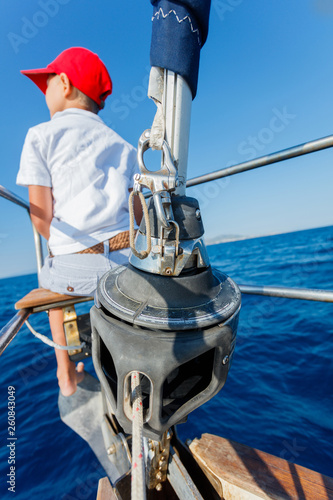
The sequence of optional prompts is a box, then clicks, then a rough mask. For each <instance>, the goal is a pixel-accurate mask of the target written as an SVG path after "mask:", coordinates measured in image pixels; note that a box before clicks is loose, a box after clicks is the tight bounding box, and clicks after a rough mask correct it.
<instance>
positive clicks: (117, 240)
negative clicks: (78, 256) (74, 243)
mask: <svg viewBox="0 0 333 500" xmlns="http://www.w3.org/2000/svg"><path fill="white" fill-rule="evenodd" d="M129 246H130V239H129V231H123V232H122V233H118V234H117V235H116V236H114V237H113V238H111V239H110V240H109V251H110V252H115V251H116V250H121V249H122V248H128V247H129ZM76 253H104V242H103V241H102V242H101V243H97V245H94V246H93V247H90V248H85V249H84V250H81V251H80V252H76Z"/></svg>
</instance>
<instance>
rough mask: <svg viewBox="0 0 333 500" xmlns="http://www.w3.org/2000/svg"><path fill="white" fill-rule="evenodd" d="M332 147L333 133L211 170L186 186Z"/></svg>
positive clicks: (194, 178) (189, 181) (191, 180)
mask: <svg viewBox="0 0 333 500" xmlns="http://www.w3.org/2000/svg"><path fill="white" fill-rule="evenodd" d="M332 147H333V135H329V136H327V137H323V138H322V139H316V140H315V141H310V142H305V143H304V144H300V145H299V146H294V147H292V148H287V149H283V150H281V151H278V152H276V153H271V154H269V155H266V156H260V157H259V158H255V159H254V160H250V161H246V162H243V163H238V164H237V165H232V166H231V167H227V168H222V169H221V170H216V171H215V172H211V173H210V174H205V175H200V176H199V177H193V179H189V180H188V181H187V183H186V187H191V186H197V185H198V184H203V183H204V182H209V181H215V180H217V179H222V177H228V176H229V175H235V174H240V173H241V172H246V171H247V170H253V169H254V168H259V167H265V166H267V165H272V164H273V163H278V162H280V161H284V160H289V159H291V158H296V157H297V156H303V155H307V154H310V153H315V152H316V151H322V150H323V149H327V148H332Z"/></svg>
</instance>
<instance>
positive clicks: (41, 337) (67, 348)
mask: <svg viewBox="0 0 333 500" xmlns="http://www.w3.org/2000/svg"><path fill="white" fill-rule="evenodd" d="M25 324H26V325H27V327H28V328H29V330H30V331H31V333H32V334H33V335H35V337H37V338H38V339H39V340H41V341H42V342H44V344H47V345H49V346H50V347H54V348H55V349H60V350H61V351H74V350H76V349H83V348H84V347H85V346H86V344H85V342H82V344H80V345H71V346H68V345H60V344H56V343H55V342H53V340H50V339H49V338H48V337H46V336H45V335H42V334H41V333H38V332H36V330H35V329H34V328H33V327H32V326H31V325H30V323H29V321H28V320H26V321H25Z"/></svg>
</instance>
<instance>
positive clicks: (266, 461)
mask: <svg viewBox="0 0 333 500" xmlns="http://www.w3.org/2000/svg"><path fill="white" fill-rule="evenodd" d="M190 450H191V452H192V453H193V455H194V457H195V459H196V461H197V462H198V464H199V465H200V467H201V468H202V470H203V471H204V472H205V474H206V475H207V477H208V478H209V479H210V481H211V483H212V484H213V485H214V487H215V489H216V491H217V492H218V494H219V495H220V497H221V498H223V499H225V500H254V499H258V498H265V499H276V500H293V499H295V500H299V499H305V500H332V499H333V479H332V478H330V477H327V476H323V475H322V474H320V473H318V472H314V471H311V470H309V469H306V468H305V467H301V466H300V465H296V464H294V463H290V462H287V461H286V460H283V459H282V458H279V457H275V456H274V455H270V454H268V453H264V452H263V451H259V450H256V449H254V448H250V447H248V446H245V445H242V444H239V443H235V442H233V441H229V440H228V439H224V438H221V437H218V436H213V435H211V434H203V435H202V437H201V439H195V440H194V441H192V443H191V445H190Z"/></svg>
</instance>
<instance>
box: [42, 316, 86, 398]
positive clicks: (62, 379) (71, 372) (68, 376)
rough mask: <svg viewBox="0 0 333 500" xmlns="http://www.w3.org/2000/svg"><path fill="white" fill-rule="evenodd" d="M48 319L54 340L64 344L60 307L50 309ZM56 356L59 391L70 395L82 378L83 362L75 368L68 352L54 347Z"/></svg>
mask: <svg viewBox="0 0 333 500" xmlns="http://www.w3.org/2000/svg"><path fill="white" fill-rule="evenodd" d="M49 321H50V327H51V332H52V338H53V340H54V342H56V343H57V344H60V345H66V339H65V332H64V327H63V311H62V309H61V308H60V307H58V308H56V309H50V311H49ZM55 355H56V358H57V364H58V369H57V377H58V383H59V387H60V390H61V393H62V394H63V395H64V396H71V395H72V394H74V392H75V391H76V386H77V384H78V383H79V382H81V381H82V380H83V377H84V371H83V370H84V364H83V363H79V364H78V365H77V369H76V368H75V363H74V362H73V361H71V360H70V359H69V356H68V352H67V351H62V350H60V349H55Z"/></svg>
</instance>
